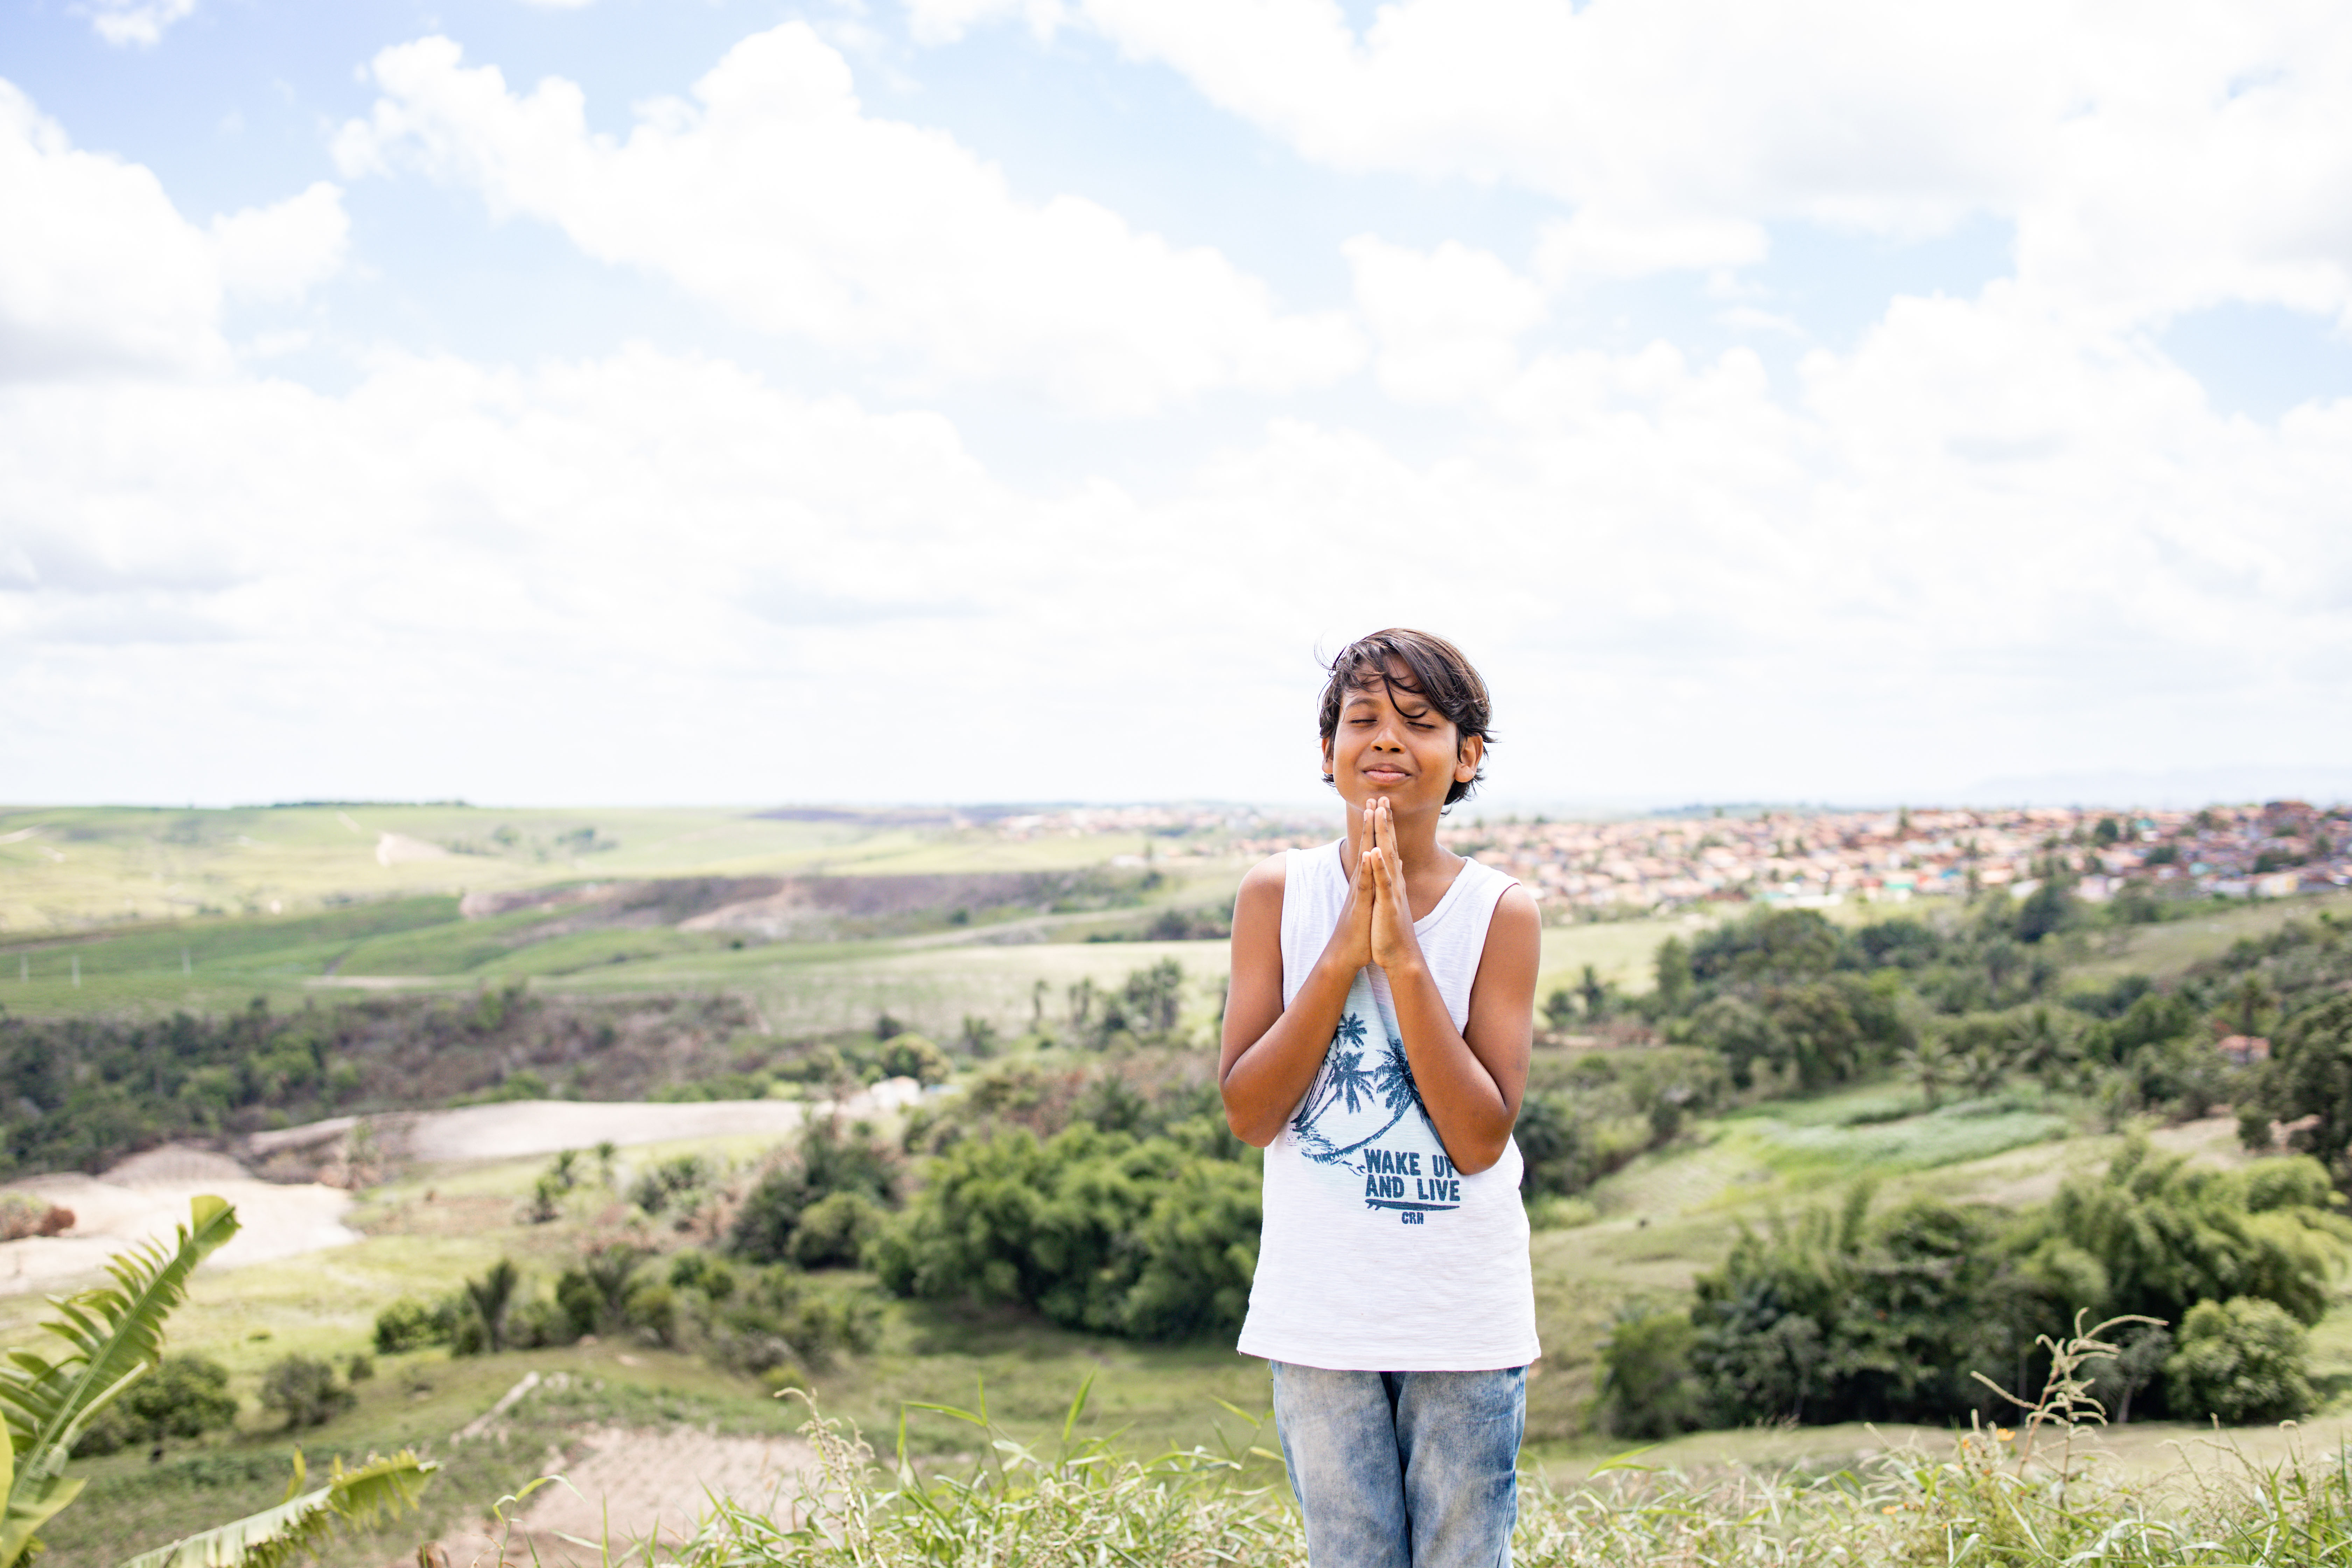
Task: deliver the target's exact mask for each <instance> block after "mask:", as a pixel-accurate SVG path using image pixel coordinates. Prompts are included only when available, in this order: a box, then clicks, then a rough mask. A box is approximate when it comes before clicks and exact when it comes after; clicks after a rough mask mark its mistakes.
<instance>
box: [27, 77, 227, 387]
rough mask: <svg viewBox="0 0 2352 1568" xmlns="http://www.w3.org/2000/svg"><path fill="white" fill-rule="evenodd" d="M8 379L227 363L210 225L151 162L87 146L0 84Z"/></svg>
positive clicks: (196, 368)
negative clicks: (194, 216)
mask: <svg viewBox="0 0 2352 1568" xmlns="http://www.w3.org/2000/svg"><path fill="white" fill-rule="evenodd" d="M0 231H5V233H6V234H7V235H8V237H9V238H8V241H7V243H6V244H5V245H0V380H19V379H24V378H26V377H32V376H42V375H55V374H75V373H78V372H80V371H84V370H90V369H105V368H121V367H125V366H149V367H156V368H168V369H172V370H176V371H191V370H203V369H208V368H217V367H218V366H219V365H220V364H221V363H224V362H225V360H226V350H225V349H224V347H223V346H222V344H221V342H220V338H219V334H218V333H217V331H215V319H216V317H217V315H218V313H219V308H220V283H219V277H218V274H217V271H216V269H215V265H214V261H213V255H212V249H211V247H210V245H209V244H208V242H207V241H206V239H205V235H204V233H203V232H202V231H201V230H199V229H197V228H195V227H194V226H191V225H190V224H189V223H188V222H187V221H186V220H185V219H184V218H182V217H181V216H180V214H179V212H178V210H177V209H176V208H174V207H173V205H172V201H171V198H170V197H169V196H167V195H164V194H163V185H162V184H159V183H158V182H157V180H156V178H155V176H154V175H153V174H151V173H149V172H148V171H147V170H146V169H144V168H142V167H140V166H139V165H137V164H133V163H122V162H121V160H119V159H115V158H111V157H109V156H107V155H105V154H104V153H87V152H82V151H79V150H77V149H76V148H75V147H73V146H72V145H71V144H70V143H69V142H68V141H67V139H66V135H65V132H63V131H61V130H60V129H59V128H58V125H57V124H56V123H55V122H54V121H50V120H47V119H46V118H44V117H43V116H42V115H41V114H40V113H39V112H38V111H37V110H35V109H34V107H33V105H32V102H31V101H30V100H28V99H26V97H25V95H24V94H23V93H21V92H19V91H17V90H16V89H15V88H14V87H12V86H10V85H9V84H8V83H6V82H5V81H0Z"/></svg>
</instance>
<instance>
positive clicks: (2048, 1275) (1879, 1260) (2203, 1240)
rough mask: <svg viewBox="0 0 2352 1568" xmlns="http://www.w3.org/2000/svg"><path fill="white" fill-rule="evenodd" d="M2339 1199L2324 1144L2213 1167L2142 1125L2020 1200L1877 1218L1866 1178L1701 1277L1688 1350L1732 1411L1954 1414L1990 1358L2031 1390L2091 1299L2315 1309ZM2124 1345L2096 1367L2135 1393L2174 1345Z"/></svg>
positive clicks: (1721, 1414)
mask: <svg viewBox="0 0 2352 1568" xmlns="http://www.w3.org/2000/svg"><path fill="white" fill-rule="evenodd" d="M2333 1203H2334V1194H2333V1193H2332V1191H2331V1189H2330V1187H2329V1185H2328V1184H2327V1181H2326V1175H2325V1173H2323V1172H2322V1171H2321V1170H2320V1169H2319V1167H2318V1166H2317V1165H2316V1164H2315V1163H2313V1162H2311V1161H2308V1160H2276V1161H2265V1162H2263V1163H2259V1164H2256V1165H2254V1166H2252V1167H2251V1168H2249V1169H2247V1170H2244V1171H2242V1172H2222V1171H2214V1170H2206V1169H2199V1168H2195V1167H2192V1166H2190V1165H2189V1163H2188V1162H2187V1161H2186V1160H2184V1159H2182V1158H2180V1157H2179V1156H2168V1155H2163V1154H2158V1153H2157V1152H2153V1151H2152V1150H2151V1149H2150V1148H2149V1147H2148V1146H2147V1143H2146V1142H2145V1141H2144V1140H2134V1141H2133V1142H2130V1143H2129V1144H2127V1145H2126V1148H2125V1150H2124V1151H2123V1152H2121V1153H2120V1154H2119V1155H2118V1156H2117V1157H2116V1160H2115V1162H2114V1163H2113V1164H2112V1165H2111V1166H2110V1167H2109V1168H2108V1170H2107V1171H2106V1172H2105V1173H2103V1174H2101V1175H2099V1176H2085V1177H2077V1178H2075V1179H2074V1180H2072V1181H2069V1182H2068V1183H2066V1184H2064V1185H2063V1186H2062V1187H2061V1189H2060V1191H2059V1193H2058V1195H2057V1196H2056V1197H2055V1198H2054V1199H2053V1200H2052V1201H2051V1202H2050V1203H2049V1204H2047V1205H2042V1207H2040V1208H2038V1209H2034V1210H2031V1211H2028V1212H2027V1213H2025V1214H2023V1215H2018V1216H2015V1217H2011V1216H2010V1215H2005V1214H2003V1213H2001V1212H2000V1211H1999V1210H1993V1209H1984V1208H1976V1209H1966V1208H1959V1207H1956V1206H1954V1205H1948V1204H1945V1203H1942V1202H1939V1201H1937V1200H1935V1199H1930V1198H1920V1199H1916V1200H1914V1201H1912V1202H1910V1203H1908V1204H1906V1205H1902V1206H1901V1207H1898V1208H1896V1209H1894V1210H1891V1211H1888V1212H1886V1213H1883V1214H1878V1215H1873V1214H1872V1213H1871V1212H1870V1194H1869V1191H1868V1189H1867V1188H1866V1187H1856V1188H1855V1189H1853V1191H1852V1192H1851V1193H1850V1194H1849V1195H1848V1198H1847V1202H1846V1205H1845V1206H1844V1208H1843V1211H1842V1212H1841V1213H1839V1214H1836V1215H1832V1214H1831V1213H1830V1212H1829V1211H1827V1210H1825V1209H1814V1210H1811V1211H1809V1212H1808V1213H1806V1214H1804V1215H1800V1216H1798V1218H1797V1219H1795V1220H1794V1221H1775V1222H1774V1223H1773V1224H1772V1225H1771V1226H1769V1227H1768V1228H1767V1229H1765V1230H1763V1231H1760V1232H1759V1231H1752V1230H1743V1231H1742V1233H1741V1234H1740V1237H1739V1238H1738V1240H1737V1241H1736V1242H1735V1243H1734V1245H1733V1247H1732V1250H1731V1253H1730V1256H1729V1257H1728V1258H1727V1259H1726V1260H1725V1262H1724V1264H1723V1266H1722V1267H1721V1268H1718V1269H1716V1270H1714V1271H1712V1272H1709V1273H1707V1274H1704V1275H1702V1276H1701V1277H1700V1278H1699V1279H1698V1282H1697V1289H1696V1302H1695V1303H1694V1305H1693V1306H1692V1308H1691V1312H1690V1321H1691V1323H1692V1326H1693V1329H1694V1331H1695V1332H1694V1337H1693V1339H1692V1341H1691V1343H1690V1346H1689V1359H1690V1365H1691V1367H1692V1369H1693V1371H1694V1373H1696V1378H1697V1380H1698V1383H1699V1385H1700V1387H1701V1389H1702V1390H1703V1398H1704V1403H1705V1405H1706V1410H1707V1414H1708V1415H1709V1418H1710V1419H1711V1420H1713V1421H1715V1422H1718V1423H1725V1424H1731V1425H1738V1424H1742V1423H1746V1422H1750V1421H1771V1420H1798V1421H1814V1422H1831V1421H1843V1420H1887V1419H1895V1420H1917V1421H1928V1422H1935V1421H1943V1420H1949V1419H1952V1418H1954V1417H1957V1416H1958V1415H1965V1414H1967V1413H1968V1412H1969V1411H1970V1410H1972V1409H1980V1408H1982V1407H1983V1402H1984V1390H1982V1389H1981V1388H1980V1387H1979V1385H1978V1382H1977V1380H1974V1379H1972V1376H1971V1374H1972V1373H1976V1372H1978V1371H1979V1370H1980V1369H1986V1368H1990V1369H1993V1370H1994V1371H1996V1372H1998V1373H2000V1374H2001V1376H2000V1380H1999V1381H1998V1382H1997V1383H1996V1384H1994V1386H1995V1388H1997V1389H1999V1390H2000V1391H2002V1392H2015V1393H2017V1394H2023V1392H2024V1384H2026V1383H2027V1381H2028V1379H2029V1377H2030V1375H2031V1372H2032V1363H2033V1361H2034V1360H2035V1358H2036V1356H2037V1355H2038V1354H2040V1353H2041V1352H2038V1351H2037V1350H2036V1349H2035V1346H2036V1342H2037V1341H2038V1340H2040V1339H2042V1338H2045V1337H2047V1338H2051V1339H2055V1338H2058V1337H2060V1336H2061V1335H2062V1334H2063V1325H2064V1324H2065V1323H2066V1322H2067V1321H2070V1320H2071V1319H2072V1318H2073V1317H2074V1315H2076V1314H2078V1313H2081V1312H2084V1311H2087V1312H2089V1313H2092V1314H2094V1315H2095V1316H2101V1317H2106V1318H2111V1319H2114V1318H2121V1317H2124V1316H2126V1315H2137V1316H2139V1317H2143V1318H2146V1319H2152V1320H2158V1321H2165V1322H2173V1323H2179V1322H2181V1321H2183V1320H2184V1319H2185V1318H2186V1317H2188V1316H2190V1315H2192V1310H2193V1309H2196V1308H2197V1306H2198V1304H2199V1303H2200V1302H2210V1301H2213V1300H2225V1299H2228V1298H2230V1297H2232V1296H2245V1297H2249V1298H2259V1299H2261V1300H2263V1302H2264V1303H2265V1304H2266V1306H2267V1307H2268V1308H2269V1309H2270V1310H2275V1311H2278V1312H2280V1313H2282V1314H2284V1315H2285V1316H2286V1318H2287V1319H2288V1320H2289V1321H2292V1320H2293V1319H2295V1318H2300V1319H2302V1320H2303V1321H2306V1322H2309V1321H2316V1320H2317V1318H2318V1316H2319V1314H2320V1313H2321V1312H2322V1311H2323V1310H2325V1307H2326V1289H2327V1283H2328V1281H2329V1279H2331V1278H2332V1277H2333V1274H2334V1270H2335V1268H2336V1262H2337V1260H2338V1258H2339V1257H2340V1251H2341V1248H2340V1243H2341V1241H2342V1240H2343V1239H2344V1238H2346V1237H2352V1225H2347V1222H2346V1221H2345V1220H2343V1219H2342V1218H2340V1217H2338V1216H2337V1215H2336V1214H2335V1213H2334V1212H2333V1207H2332V1205H2333ZM2183 1332H2184V1338H2183V1340H2182V1342H2181V1346H2180V1350H2179V1352H2178V1353H2176V1355H2175V1357H2174V1359H2175V1360H2176V1361H2177V1360H2178V1359H2179V1353H2185V1352H2186V1350H2187V1341H2186V1338H2185V1330H2184V1331H2183ZM2119 1353H2120V1354H2121V1355H2123V1356H2124V1357H2126V1362H2125V1364H2123V1365H2121V1366H2119V1367H2116V1368H2111V1369H2109V1370H2108V1372H2107V1373H2103V1374H2102V1375H2103V1376H2104V1377H2105V1378H2106V1381H2107V1383H2108V1384H2109V1385H2110V1387H2111V1389H2112V1390H2113V1391H2115V1392H2119V1393H2120V1394H2122V1395H2123V1396H2124V1397H2125V1398H2126V1399H2128V1398H2129V1397H2130V1396H2131V1395H2132V1394H2135V1393H2136V1392H2137V1391H2138V1390H2139V1389H2141V1388H2145V1387H2147V1385H2148V1384H2150V1382H2151V1380H2152V1378H2153V1372H2154V1368H2155V1366H2156V1364H2157V1363H2158V1362H2159V1361H2160V1360H2161V1359H2162V1355H2163V1348H2162V1346H2161V1344H2160V1343H2157V1342H2150V1343H2148V1344H2146V1345H2143V1344H2141V1343H2140V1342H2138V1340H2137V1339H2136V1340H2135V1341H2134V1342H2133V1343H2132V1344H2130V1345H2126V1346H2124V1347H2121V1349H2120V1351H2119ZM2208 1353H2209V1354H2210V1352H2208ZM2135 1356H2136V1357H2137V1361H2131V1360H2129V1359H2128V1358H2131V1357H2135ZM2118 1380H2120V1384H2119V1383H2118ZM2124 1384H2127V1386H2124ZM2172 1386H2173V1380H2172V1379H2171V1377H2170V1375H2169V1373H2168V1375H2167V1379H2166V1384H2165V1387H2164V1390H2163V1391H2162V1392H2163V1393H2164V1394H2165V1397H2166V1398H2167V1399H2168V1398H2169V1396H2170V1390H2171V1388H2172Z"/></svg>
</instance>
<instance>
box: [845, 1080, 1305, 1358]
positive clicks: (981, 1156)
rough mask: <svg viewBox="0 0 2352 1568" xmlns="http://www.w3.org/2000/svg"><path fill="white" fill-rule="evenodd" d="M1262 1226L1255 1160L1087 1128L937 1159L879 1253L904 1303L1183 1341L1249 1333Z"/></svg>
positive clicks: (1023, 1135)
mask: <svg viewBox="0 0 2352 1568" xmlns="http://www.w3.org/2000/svg"><path fill="white" fill-rule="evenodd" d="M1207 1166H1222V1167H1223V1170H1222V1171H1218V1170H1204V1169H1202V1168H1201V1167H1207ZM1259 1218H1260V1216H1259V1209H1258V1196H1257V1181H1256V1178H1255V1173H1254V1172H1253V1171H1252V1170H1251V1169H1250V1167H1249V1166H1247V1165H1245V1164H1242V1163H1236V1162H1232V1161H1222V1160H1212V1159H1204V1158H1203V1157H1202V1155H1201V1154H1199V1153H1198V1152H1194V1151H1193V1150H1192V1149H1190V1148H1187V1147H1186V1146H1185V1144H1184V1143H1183V1142H1179V1141H1177V1140H1176V1139H1173V1138H1154V1139H1148V1140H1145V1141H1142V1142H1138V1141H1136V1140H1135V1139H1133V1138H1131V1137H1129V1136H1128V1135H1127V1134H1125V1133H1117V1132H1111V1133H1106V1132H1101V1131H1097V1130H1096V1129H1094V1128H1092V1127H1088V1126H1085V1125H1075V1126H1072V1127H1069V1128H1066V1129H1065V1130H1064V1131H1062V1132H1060V1133H1059V1134H1057V1135H1056V1136H1055V1137H1054V1138H1053V1139H1052V1140H1050V1141H1048V1142H1044V1143H1040V1142H1038V1141H1037V1140H1036V1138H1035V1137H1034V1136H1032V1135H1031V1134H1030V1133H1029V1132H1027V1131H1012V1132H1006V1133H1002V1134H1000V1135H998V1136H996V1137H994V1138H990V1139H985V1140H981V1139H971V1140H967V1141H965V1142H961V1143H959V1144H957V1145H955V1146H954V1147H953V1148H951V1149H950V1150H949V1151H948V1152H946V1153H945V1154H942V1155H940V1157H939V1158H938V1159H937V1160H935V1161H934V1162H933V1163H932V1165H931V1169H930V1181H929V1185H927V1186H926V1187H925V1188H924V1189H923V1190H922V1192H921V1193H920V1194H919V1195H918V1197H917V1198H916V1200H915V1202H914V1204H913V1205H911V1206H909V1207H908V1210H907V1211H906V1212H905V1213H904V1214H902V1215H899V1216H898V1218H896V1219H895V1220H894V1221H893V1222H892V1223H891V1224H890V1225H889V1226H887V1228H885V1229H884V1231H883V1232H882V1234H881V1235H880V1236H879V1237H877V1238H876V1239H875V1242H874V1244H873V1247H872V1248H871V1250H870V1257H871V1258H872V1259H873V1262H874V1267H875V1269H876V1271H877V1273H878V1274H879V1275H880V1276H881V1279H882V1282H883V1285H884V1287H885V1288H886V1289H889V1290H891V1291H892V1292H894V1293H896V1294H898V1295H901V1296H919V1297H922V1298H925V1299H928V1300H974V1301H980V1302H990V1301H1019V1302H1024V1303H1026V1304H1028V1305H1031V1306H1034V1307H1035V1308H1036V1309H1037V1310H1039V1311H1041V1312H1043V1313H1044V1314H1045V1317H1046V1318H1048V1319H1049V1320H1051V1321H1054V1322H1055V1323H1058V1324H1061V1325H1062V1326H1063V1327H1065V1328H1072V1329H1084V1330H1087V1331H1093V1332H1097V1333H1115V1334H1129V1335H1132V1336H1135V1337H1139V1338H1161V1337H1177V1336H1181V1335H1186V1334H1191V1333H1195V1332H1209V1331H1223V1330H1226V1329H1230V1328H1233V1327H1235V1326H1238V1324H1239V1322H1240V1321H1241V1309H1242V1307H1243V1306H1244V1304H1245V1303H1246V1301H1247V1294H1248V1293H1247V1282H1248V1279H1249V1277H1250V1275H1251V1273H1252V1272H1253V1271H1254V1270H1255V1266H1256V1254H1257V1237H1258V1227H1259Z"/></svg>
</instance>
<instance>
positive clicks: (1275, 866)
mask: <svg viewBox="0 0 2352 1568" xmlns="http://www.w3.org/2000/svg"><path fill="white" fill-rule="evenodd" d="M1289 879H1290V851H1289V850H1287V849H1277V850H1276V851H1275V852H1274V853H1273V854H1271V855H1269V856H1267V857H1266V858H1265V859H1263V860H1261V861H1259V862H1258V863H1257V864H1256V865H1255V866H1253V867H1251V868H1249V869H1248V871H1246V872H1245V873H1244V874H1243V877H1242V885H1241V891H1242V892H1243V893H1244V894H1250V893H1255V894H1257V895H1259V896H1261V897H1263V896H1264V895H1265V894H1266V893H1267V892H1269V891H1270V892H1272V893H1273V894H1274V895H1275V896H1276V898H1279V897H1281V896H1282V888H1283V884H1284V883H1285V882H1286V881H1288V880H1289Z"/></svg>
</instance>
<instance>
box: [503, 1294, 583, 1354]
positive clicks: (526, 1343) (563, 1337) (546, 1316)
mask: <svg viewBox="0 0 2352 1568" xmlns="http://www.w3.org/2000/svg"><path fill="white" fill-rule="evenodd" d="M505 1337H506V1343H507V1346H508V1348H509V1349H511V1350H519V1351H523V1350H536V1349H539V1348H540V1347H541V1346H543V1345H568V1344H570V1343H571V1342H572V1341H573V1340H576V1339H578V1338H579V1337H580V1335H579V1332H578V1331H576V1330H574V1329H573V1328H572V1314H571V1313H570V1312H569V1311H568V1310H565V1308H564V1306H563V1304H562V1302H560V1301H550V1300H534V1301H525V1302H524V1303H523V1304H522V1305H521V1306H520V1307H516V1308H514V1309H513V1310H510V1311H509V1312H508V1313H507V1321H506V1336H505Z"/></svg>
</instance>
